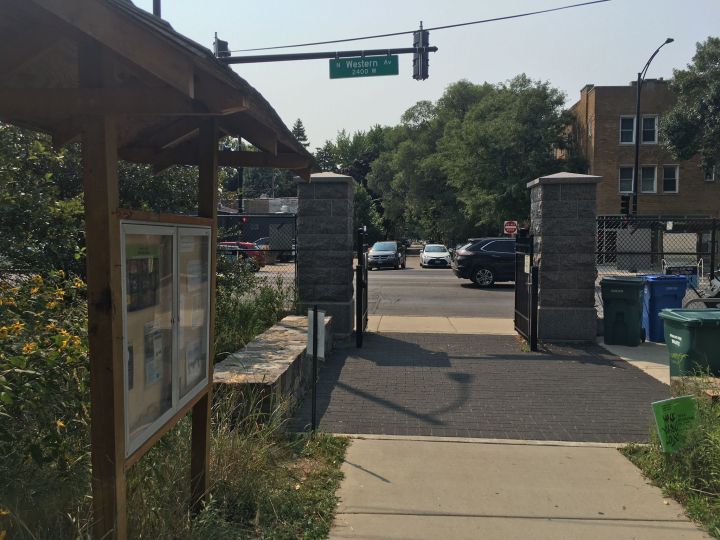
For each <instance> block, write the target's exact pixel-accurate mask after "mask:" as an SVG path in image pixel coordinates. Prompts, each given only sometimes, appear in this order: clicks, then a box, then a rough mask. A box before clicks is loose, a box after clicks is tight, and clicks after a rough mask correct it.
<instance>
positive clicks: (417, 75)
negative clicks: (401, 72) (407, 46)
mask: <svg viewBox="0 0 720 540" xmlns="http://www.w3.org/2000/svg"><path fill="white" fill-rule="evenodd" d="M429 46H430V32H428V31H427V30H423V29H422V23H420V30H418V31H417V32H413V47H414V48H415V53H414V54H413V79H415V80H416V81H424V80H425V79H427V78H428V68H429V66H430V62H429V60H428V51H427V48H428V47H429Z"/></svg>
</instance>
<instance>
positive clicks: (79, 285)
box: [72, 277, 85, 289]
mask: <svg viewBox="0 0 720 540" xmlns="http://www.w3.org/2000/svg"><path fill="white" fill-rule="evenodd" d="M72 286H73V287H75V288H76V289H80V288H82V287H84V286H85V282H84V281H83V280H82V279H80V278H78V277H76V278H74V279H73V283H72Z"/></svg>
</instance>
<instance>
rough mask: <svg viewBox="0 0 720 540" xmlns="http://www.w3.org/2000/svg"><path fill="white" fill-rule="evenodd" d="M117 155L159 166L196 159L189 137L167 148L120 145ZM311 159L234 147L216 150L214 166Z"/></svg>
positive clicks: (293, 165) (291, 165) (283, 164)
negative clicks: (241, 149)
mask: <svg viewBox="0 0 720 540" xmlns="http://www.w3.org/2000/svg"><path fill="white" fill-rule="evenodd" d="M119 155H120V158H121V159H124V160H127V161H133V162H135V163H153V164H155V165H158V166H162V167H163V168H165V167H168V166H170V165H198V164H199V163H200V160H199V157H198V156H199V154H198V151H197V147H196V146H195V143H194V142H193V141H190V142H188V143H184V144H182V145H181V146H178V147H175V148H171V149H168V150H157V149H154V148H143V147H140V148H138V147H131V148H123V149H122V150H121V151H120V153H119ZM310 164H311V159H310V158H309V157H306V156H301V155H298V154H290V153H287V154H278V155H277V156H273V155H272V154H267V153H265V152H249V151H244V150H243V151H237V150H220V151H219V152H218V166H220V167H258V168H274V169H292V170H294V169H306V168H308V167H309V166H310Z"/></svg>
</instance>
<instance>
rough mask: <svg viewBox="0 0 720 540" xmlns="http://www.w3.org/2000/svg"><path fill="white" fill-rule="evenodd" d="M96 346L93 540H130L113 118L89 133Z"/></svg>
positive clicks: (92, 340)
mask: <svg viewBox="0 0 720 540" xmlns="http://www.w3.org/2000/svg"><path fill="white" fill-rule="evenodd" d="M83 181H84V183H85V242H86V246H87V261H88V265H87V282H88V342H89V348H90V379H91V417H92V423H91V430H90V434H91V437H90V438H91V445H92V485H93V509H94V516H93V518H94V519H93V521H94V523H93V536H94V537H95V538H112V537H114V538H118V539H121V540H122V539H124V538H125V537H126V535H127V530H126V517H127V515H126V514H127V512H126V503H127V500H126V499H127V498H126V491H125V471H124V465H125V433H124V420H125V417H124V409H123V394H122V390H123V377H122V374H123V351H122V339H123V336H122V294H121V291H120V287H121V276H120V228H119V225H118V221H117V209H118V184H117V146H116V130H115V124H114V122H113V121H112V119H110V118H107V117H95V118H90V119H88V120H87V122H86V125H85V129H84V130H83Z"/></svg>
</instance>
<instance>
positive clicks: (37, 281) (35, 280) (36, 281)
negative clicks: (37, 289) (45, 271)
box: [30, 274, 43, 285]
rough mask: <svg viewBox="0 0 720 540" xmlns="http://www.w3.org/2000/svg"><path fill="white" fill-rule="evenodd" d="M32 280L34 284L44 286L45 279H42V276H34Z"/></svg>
mask: <svg viewBox="0 0 720 540" xmlns="http://www.w3.org/2000/svg"><path fill="white" fill-rule="evenodd" d="M30 279H32V282H33V283H34V284H35V285H42V284H43V278H42V276H41V275H40V274H33V277H32V278H30Z"/></svg>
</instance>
